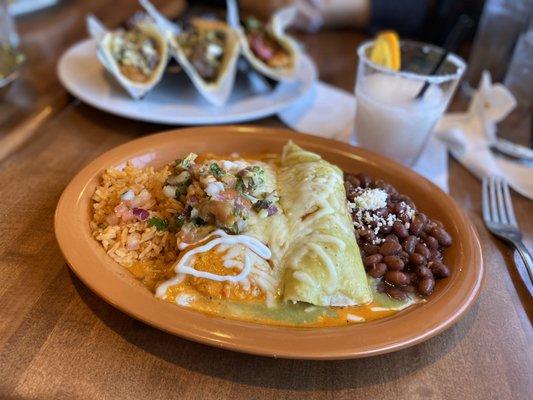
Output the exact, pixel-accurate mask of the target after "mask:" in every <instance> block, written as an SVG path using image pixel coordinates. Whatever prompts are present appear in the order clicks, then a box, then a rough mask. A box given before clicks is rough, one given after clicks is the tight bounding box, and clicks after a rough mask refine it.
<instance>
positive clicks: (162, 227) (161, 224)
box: [148, 217, 168, 231]
mask: <svg viewBox="0 0 533 400" xmlns="http://www.w3.org/2000/svg"><path fill="white" fill-rule="evenodd" d="M148 225H150V226H155V229H157V230H158V231H166V230H167V229H168V221H167V220H166V219H162V218H158V217H152V218H150V219H149V220H148Z"/></svg>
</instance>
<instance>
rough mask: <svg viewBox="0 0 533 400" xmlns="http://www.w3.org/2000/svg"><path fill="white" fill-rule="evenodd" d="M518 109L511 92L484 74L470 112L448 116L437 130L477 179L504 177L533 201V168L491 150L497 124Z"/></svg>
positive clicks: (439, 124) (452, 151) (469, 108)
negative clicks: (492, 176) (514, 109)
mask: <svg viewBox="0 0 533 400" xmlns="http://www.w3.org/2000/svg"><path fill="white" fill-rule="evenodd" d="M515 106H516V100H515V99H514V97H513V95H512V94H511V92H510V91H509V90H508V89H507V88H506V87H505V86H503V85H502V84H499V83H496V84H492V82H491V77H490V74H489V73H488V72H486V71H485V72H484V73H483V75H482V78H481V82H480V84H479V88H478V90H477V91H476V92H475V93H474V95H473V96H472V100H471V102H470V105H469V107H468V111H467V112H465V113H449V114H445V115H444V117H443V118H442V119H441V120H440V121H439V123H438V125H437V127H436V129H435V130H436V131H437V137H438V138H439V139H441V140H442V141H444V142H445V143H446V144H447V145H448V148H449V149H450V152H451V153H452V155H453V156H454V157H455V158H456V159H457V160H458V161H459V162H460V163H461V164H463V165H464V166H465V167H466V168H468V169H469V170H470V171H471V172H472V173H473V174H475V175H476V176H477V177H478V178H481V177H483V176H486V175H496V176H501V177H504V178H505V179H506V180H507V182H508V183H509V185H510V186H511V187H512V188H513V189H514V190H516V191H517V192H518V193H520V194H521V195H523V196H525V197H527V198H529V199H533V178H531V175H532V174H533V168H531V167H528V166H526V165H523V164H519V163H517V162H513V161H510V160H507V159H505V158H502V157H499V156H496V155H495V154H494V153H493V152H492V151H491V150H490V149H489V146H490V145H492V144H495V142H496V139H497V136H496V130H497V128H496V124H497V123H498V122H500V121H502V120H503V119H504V118H505V117H506V116H507V115H509V113H510V112H511V111H512V110H513V108H514V107H515Z"/></svg>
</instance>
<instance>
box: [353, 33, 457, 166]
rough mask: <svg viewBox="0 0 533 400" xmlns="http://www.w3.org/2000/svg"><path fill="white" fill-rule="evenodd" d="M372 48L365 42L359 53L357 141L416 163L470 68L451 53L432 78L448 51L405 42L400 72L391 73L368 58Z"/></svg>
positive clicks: (377, 150)
mask: <svg viewBox="0 0 533 400" xmlns="http://www.w3.org/2000/svg"><path fill="white" fill-rule="evenodd" d="M373 44H374V43H373V42H366V43H363V44H362V45H361V46H360V47H359V48H358V51H357V54H358V56H359V66H358V69H357V79H356V86H355V95H356V98H357V108H356V116H355V132H354V133H355V141H356V142H357V144H358V145H359V146H362V147H365V148H368V149H370V150H373V151H376V152H378V153H380V154H383V155H386V156H388V157H391V158H393V159H396V160H398V161H400V162H402V163H404V164H407V165H413V164H414V163H415V162H416V160H417V159H418V157H419V156H420V154H421V153H422V151H423V149H424V147H425V145H426V144H427V142H428V139H429V137H430V133H431V131H432V130H433V128H434V126H435V124H436V123H437V121H438V120H439V119H440V117H441V116H442V114H443V113H444V111H445V110H446V108H447V106H448V103H449V102H450V99H451V97H452V95H453V93H454V91H455V89H456V87H457V84H458V82H459V79H460V78H461V76H462V74H463V72H464V70H465V67H466V64H465V62H464V61H463V60H462V59H461V58H460V57H458V56H456V55H454V54H448V55H447V56H446V59H445V61H444V63H443V64H442V66H441V67H440V68H439V70H438V71H437V74H435V75H429V73H430V72H431V71H432V70H433V69H434V67H435V66H436V65H437V64H438V62H439V59H440V58H441V57H442V55H443V54H444V50H443V49H441V48H439V47H437V46H433V45H429V44H425V43H419V42H415V41H409V40H403V41H401V43H400V52H401V63H402V68H401V71H393V70H391V69H389V68H385V67H383V66H381V65H377V64H374V63H373V62H372V61H371V60H370V59H369V54H370V50H371V49H372V46H373ZM424 85H428V87H427V90H426V91H425V92H424V95H423V96H422V97H421V98H417V95H418V93H419V92H420V91H421V89H422V87H423V86H424Z"/></svg>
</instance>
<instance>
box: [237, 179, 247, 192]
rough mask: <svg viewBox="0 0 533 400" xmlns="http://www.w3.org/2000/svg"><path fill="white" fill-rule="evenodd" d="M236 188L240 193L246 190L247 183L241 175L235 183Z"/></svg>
mask: <svg viewBox="0 0 533 400" xmlns="http://www.w3.org/2000/svg"><path fill="white" fill-rule="evenodd" d="M235 190H237V191H238V192H240V193H244V191H245V190H246V185H245V184H244V181H243V180H242V177H240V176H239V177H238V178H237V182H236V183H235Z"/></svg>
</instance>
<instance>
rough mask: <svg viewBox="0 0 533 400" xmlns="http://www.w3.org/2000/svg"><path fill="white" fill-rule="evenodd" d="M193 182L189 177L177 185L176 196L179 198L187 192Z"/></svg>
mask: <svg viewBox="0 0 533 400" xmlns="http://www.w3.org/2000/svg"><path fill="white" fill-rule="evenodd" d="M190 184H191V179H190V178H188V179H187V180H186V181H184V182H181V183H179V184H178V186H176V198H177V199H178V198H179V197H180V196H181V195H184V194H187V188H188V187H189V185H190Z"/></svg>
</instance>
